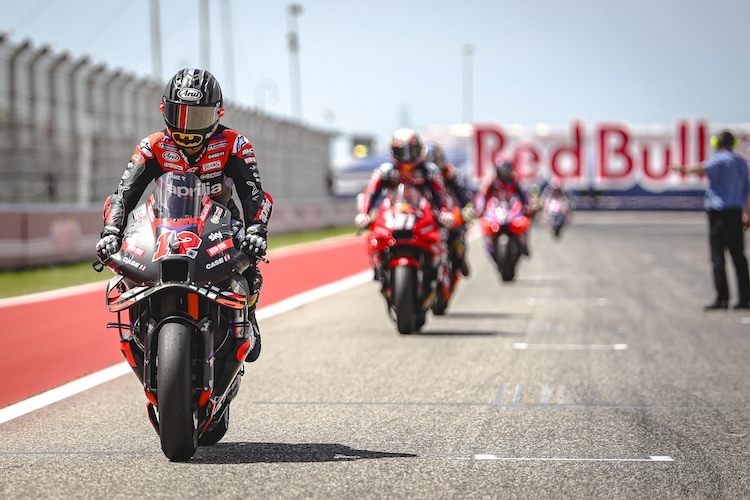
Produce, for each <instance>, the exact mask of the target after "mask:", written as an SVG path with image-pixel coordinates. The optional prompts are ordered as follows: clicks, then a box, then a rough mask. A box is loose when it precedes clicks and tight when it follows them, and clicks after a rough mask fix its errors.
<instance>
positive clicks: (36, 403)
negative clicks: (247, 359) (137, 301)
mask: <svg viewBox="0 0 750 500" xmlns="http://www.w3.org/2000/svg"><path fill="white" fill-rule="evenodd" d="M367 281H372V271H363V272H361V273H359V274H355V275H353V276H349V277H348V278H344V279H342V280H339V281H336V282H334V283H330V284H328V285H324V286H320V287H318V288H314V289H312V290H310V291H308V292H304V293H301V294H299V295H295V296H294V297H289V298H288V299H285V300H282V301H280V302H277V303H275V304H271V305H270V306H267V307H259V308H258V310H257V312H256V316H257V318H258V319H259V320H260V319H267V318H270V317H272V316H276V315H277V314H283V313H285V312H288V311H291V310H292V309H295V308H297V307H300V306H303V305H305V304H309V303H310V302H314V301H316V300H318V299H321V298H323V297H327V296H329V295H333V294H334V293H338V292H342V291H344V290H348V289H350V288H354V287H355V286H357V285H360V284H362V283H366V282H367ZM97 285H98V286H99V287H102V283H98V284H97ZM76 288H78V287H76ZM93 288H95V287H93ZM104 290H105V288H103V291H104ZM55 296H57V297H59V295H55ZM127 373H132V370H131V368H130V365H128V364H127V363H126V362H122V363H119V364H116V365H114V366H111V367H109V368H105V369H104V370H101V371H98V372H96V373H92V374H91V375H87V376H85V377H83V378H80V379H78V380H74V381H73V382H70V383H68V384H65V385H62V386H60V387H57V388H55V389H52V390H50V391H47V392H44V393H42V394H39V395H38V396H33V397H31V398H29V399H25V400H23V401H21V402H19V403H15V404H13V405H10V406H6V407H5V408H2V409H0V424H2V423H4V422H8V421H10V420H13V419H14V418H17V417H20V416H21V415H25V414H27V413H31V412H32V411H34V410H38V409H40V408H43V407H45V406H48V405H51V404H53V403H56V402H58V401H61V400H63V399H65V398H68V397H70V396H74V395H76V394H78V393H81V392H83V391H86V390H88V389H91V388H92V387H96V386H97V385H100V384H103V383H105V382H109V381H110V380H114V379H115V378H117V377H121V376H122V375H125V374H127Z"/></svg>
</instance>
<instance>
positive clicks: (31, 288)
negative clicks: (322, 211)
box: [0, 226, 356, 298]
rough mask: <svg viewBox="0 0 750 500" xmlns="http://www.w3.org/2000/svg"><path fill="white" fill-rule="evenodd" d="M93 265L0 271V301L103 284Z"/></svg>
mask: <svg viewBox="0 0 750 500" xmlns="http://www.w3.org/2000/svg"><path fill="white" fill-rule="evenodd" d="M355 233H356V228H355V227H354V226H352V227H340V228H331V229H321V230H316V231H308V232H302V233H290V234H279V235H273V234H272V235H271V237H270V238H269V239H268V248H269V250H275V249H278V248H281V247H285V246H289V245H296V244H298V243H307V242H311V241H317V240H322V239H325V238H333V237H335V236H342V235H353V234H355ZM92 262H93V261H87V262H81V263H77V264H68V265H59V266H50V267H41V268H34V269H24V270H19V271H0V298H5V297H16V296H18V295H26V294H29V293H36V292H44V291H47V290H54V289H56V288H64V287H68V286H74V285H83V284H86V283H94V282H96V281H104V280H106V279H108V278H110V277H111V276H112V273H111V272H108V271H107V272H105V273H97V272H96V271H94V269H93V268H92V267H91V263H92Z"/></svg>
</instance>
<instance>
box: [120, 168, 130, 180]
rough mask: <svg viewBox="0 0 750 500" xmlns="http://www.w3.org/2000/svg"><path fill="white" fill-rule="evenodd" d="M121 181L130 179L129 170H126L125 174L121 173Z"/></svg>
mask: <svg viewBox="0 0 750 500" xmlns="http://www.w3.org/2000/svg"><path fill="white" fill-rule="evenodd" d="M122 179H123V180H126V179H130V170H126V171H125V172H123V173H122Z"/></svg>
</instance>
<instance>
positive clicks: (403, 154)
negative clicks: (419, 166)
mask: <svg viewBox="0 0 750 500" xmlns="http://www.w3.org/2000/svg"><path fill="white" fill-rule="evenodd" d="M392 153H393V158H395V159H396V161H399V162H413V161H415V160H416V159H417V158H419V155H420V154H422V146H421V145H418V144H404V145H403V146H394V147H393V149H392Z"/></svg>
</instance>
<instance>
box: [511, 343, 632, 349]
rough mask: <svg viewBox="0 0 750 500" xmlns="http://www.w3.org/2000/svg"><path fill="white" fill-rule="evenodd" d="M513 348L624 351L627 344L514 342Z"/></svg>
mask: <svg viewBox="0 0 750 500" xmlns="http://www.w3.org/2000/svg"><path fill="white" fill-rule="evenodd" d="M513 349H519V350H537V351H542V350H549V351H625V350H627V349H628V344H527V343H526V342H516V343H514V344H513Z"/></svg>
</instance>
